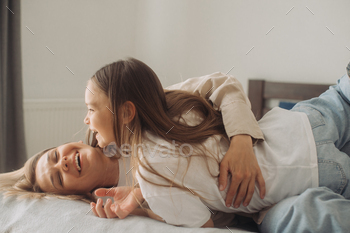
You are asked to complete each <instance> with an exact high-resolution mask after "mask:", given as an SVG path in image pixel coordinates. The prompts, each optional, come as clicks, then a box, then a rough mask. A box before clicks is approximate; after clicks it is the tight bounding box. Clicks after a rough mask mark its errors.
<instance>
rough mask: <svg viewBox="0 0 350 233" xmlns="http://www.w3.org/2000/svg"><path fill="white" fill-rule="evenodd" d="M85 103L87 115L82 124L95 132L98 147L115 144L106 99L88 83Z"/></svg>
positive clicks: (94, 86)
mask: <svg viewBox="0 0 350 233" xmlns="http://www.w3.org/2000/svg"><path fill="white" fill-rule="evenodd" d="M85 103H86V106H87V107H88V113H87V115H86V117H85V119H84V123H85V124H87V125H89V128H90V130H92V131H95V132H97V135H96V139H97V141H98V145H99V146H100V147H101V148H103V147H106V146H108V144H109V143H111V142H115V136H114V134H113V119H114V117H113V115H114V113H113V112H112V111H111V107H110V104H109V100H108V97H107V96H106V95H105V94H104V93H102V91H101V90H100V89H99V88H97V87H96V85H95V84H94V83H93V82H91V81H89V82H88V85H87V87H86V90H85Z"/></svg>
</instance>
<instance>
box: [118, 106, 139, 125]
mask: <svg viewBox="0 0 350 233" xmlns="http://www.w3.org/2000/svg"><path fill="white" fill-rule="evenodd" d="M121 114H122V119H123V124H128V123H130V122H131V121H132V120H133V119H134V117H135V114H136V107H135V105H134V104H133V103H132V102H131V101H126V102H125V103H124V104H123V107H122V113H121Z"/></svg>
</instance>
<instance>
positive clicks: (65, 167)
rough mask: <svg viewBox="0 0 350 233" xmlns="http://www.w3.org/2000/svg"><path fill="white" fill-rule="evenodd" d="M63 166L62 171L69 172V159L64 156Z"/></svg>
mask: <svg viewBox="0 0 350 233" xmlns="http://www.w3.org/2000/svg"><path fill="white" fill-rule="evenodd" d="M61 165H62V169H63V170H64V171H68V169H69V168H68V159H67V156H63V157H62V159H61Z"/></svg>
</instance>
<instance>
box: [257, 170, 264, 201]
mask: <svg viewBox="0 0 350 233" xmlns="http://www.w3.org/2000/svg"><path fill="white" fill-rule="evenodd" d="M256 179H257V181H258V184H259V190H260V198H261V199H264V197H265V194H266V186H265V180H264V177H263V176H262V174H261V171H260V173H259V174H258V176H257V178H256Z"/></svg>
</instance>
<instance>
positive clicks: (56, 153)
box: [55, 151, 58, 163]
mask: <svg viewBox="0 0 350 233" xmlns="http://www.w3.org/2000/svg"><path fill="white" fill-rule="evenodd" d="M55 157H56V163H57V162H58V157H57V151H55Z"/></svg>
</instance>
